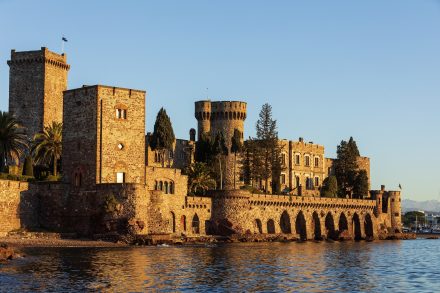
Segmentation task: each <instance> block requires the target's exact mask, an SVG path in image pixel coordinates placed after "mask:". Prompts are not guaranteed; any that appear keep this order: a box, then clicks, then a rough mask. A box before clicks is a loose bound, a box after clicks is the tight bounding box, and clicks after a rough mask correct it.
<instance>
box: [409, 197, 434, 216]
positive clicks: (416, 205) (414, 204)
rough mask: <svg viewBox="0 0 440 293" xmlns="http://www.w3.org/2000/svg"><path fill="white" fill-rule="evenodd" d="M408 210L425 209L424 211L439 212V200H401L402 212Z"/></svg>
mask: <svg viewBox="0 0 440 293" xmlns="http://www.w3.org/2000/svg"><path fill="white" fill-rule="evenodd" d="M408 211H426V212H436V213H438V212H440V201H438V200H425V201H416V200H411V199H404V200H402V212H408Z"/></svg>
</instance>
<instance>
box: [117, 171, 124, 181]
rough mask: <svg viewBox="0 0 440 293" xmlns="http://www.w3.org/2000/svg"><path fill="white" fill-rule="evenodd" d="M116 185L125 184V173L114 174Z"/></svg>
mask: <svg viewBox="0 0 440 293" xmlns="http://www.w3.org/2000/svg"><path fill="white" fill-rule="evenodd" d="M116 183H125V173H124V172H118V173H116Z"/></svg>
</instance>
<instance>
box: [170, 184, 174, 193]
mask: <svg viewBox="0 0 440 293" xmlns="http://www.w3.org/2000/svg"><path fill="white" fill-rule="evenodd" d="M170 193H171V194H174V182H170Z"/></svg>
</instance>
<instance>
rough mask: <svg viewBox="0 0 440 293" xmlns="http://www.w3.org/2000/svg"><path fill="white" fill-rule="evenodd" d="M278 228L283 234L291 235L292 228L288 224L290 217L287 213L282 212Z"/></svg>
mask: <svg viewBox="0 0 440 293" xmlns="http://www.w3.org/2000/svg"><path fill="white" fill-rule="evenodd" d="M280 228H281V232H282V233H284V234H290V233H292V226H291V224H290V216H289V214H288V213H287V211H284V212H283V213H282V214H281V217H280Z"/></svg>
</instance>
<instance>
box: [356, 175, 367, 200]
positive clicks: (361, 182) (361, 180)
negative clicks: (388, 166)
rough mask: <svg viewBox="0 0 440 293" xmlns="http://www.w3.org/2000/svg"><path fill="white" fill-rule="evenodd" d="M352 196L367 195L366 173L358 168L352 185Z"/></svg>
mask: <svg viewBox="0 0 440 293" xmlns="http://www.w3.org/2000/svg"><path fill="white" fill-rule="evenodd" d="M353 197H354V198H360V199H364V198H367V197H368V175H367V171H365V170H360V171H359V172H358V174H357V176H356V179H355V181H354V186H353Z"/></svg>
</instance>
